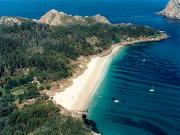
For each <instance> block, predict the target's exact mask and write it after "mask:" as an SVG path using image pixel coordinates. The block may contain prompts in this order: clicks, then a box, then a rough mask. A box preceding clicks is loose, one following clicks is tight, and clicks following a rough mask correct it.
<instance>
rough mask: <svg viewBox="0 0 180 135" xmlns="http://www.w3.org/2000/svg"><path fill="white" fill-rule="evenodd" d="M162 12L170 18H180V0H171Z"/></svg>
mask: <svg viewBox="0 0 180 135" xmlns="http://www.w3.org/2000/svg"><path fill="white" fill-rule="evenodd" d="M160 14H161V15H163V16H165V17H168V18H172V19H180V0H169V2H168V4H167V6H166V8H165V9H164V10H163V11H161V12H160Z"/></svg>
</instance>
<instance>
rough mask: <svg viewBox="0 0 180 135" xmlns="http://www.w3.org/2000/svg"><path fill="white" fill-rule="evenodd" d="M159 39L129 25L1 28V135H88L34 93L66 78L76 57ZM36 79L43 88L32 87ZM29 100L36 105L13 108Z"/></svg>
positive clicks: (30, 24)
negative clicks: (131, 40) (132, 41)
mask: <svg viewBox="0 0 180 135" xmlns="http://www.w3.org/2000/svg"><path fill="white" fill-rule="evenodd" d="M160 34H161V33H160V32H159V31H157V30H154V29H151V28H148V27H143V26H137V25H131V24H119V25H111V24H100V23H97V24H94V25H86V26H85V25H84V26H83V25H69V26H49V25H46V24H40V23H37V22H33V21H27V20H26V21H23V22H22V23H21V24H20V25H19V24H13V25H0V135H25V134H29V135H45V134H47V135H59V134H64V135H77V134H78V135H81V134H82V135H84V134H89V130H87V128H86V127H85V126H84V125H83V123H82V122H81V121H79V120H76V119H74V118H71V117H67V116H63V115H60V114H59V110H58V108H57V107H55V106H54V105H53V104H52V103H51V102H50V101H47V99H48V97H47V96H46V95H42V94H40V92H39V91H40V90H41V89H43V88H46V89H50V84H49V82H51V81H55V80H60V79H64V78H67V77H69V76H71V75H72V71H73V65H72V64H71V61H76V59H77V58H78V57H79V56H81V55H83V56H89V55H94V54H98V53H100V52H102V51H103V50H105V49H108V48H110V47H111V45H112V44H114V43H118V42H121V41H122V40H126V39H128V38H138V37H157V36H159V35H160ZM35 77H36V79H37V80H38V81H39V82H40V83H43V84H45V86H44V87H43V88H41V86H38V85H37V84H36V83H32V81H34V78H35ZM34 98H35V99H36V103H35V104H32V105H28V106H25V107H24V108H18V107H17V105H18V104H20V103H23V102H26V101H27V100H28V99H34Z"/></svg>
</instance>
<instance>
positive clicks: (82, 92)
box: [53, 46, 122, 112]
mask: <svg viewBox="0 0 180 135" xmlns="http://www.w3.org/2000/svg"><path fill="white" fill-rule="evenodd" d="M121 47H122V46H117V47H114V48H113V50H112V52H111V53H110V54H109V55H106V56H103V57H101V56H95V57H92V58H91V60H90V62H89V63H88V65H87V69H86V70H85V71H84V72H83V74H81V75H80V76H78V77H76V78H74V79H73V84H72V85H71V86H69V87H67V88H66V89H65V90H64V91H62V92H59V93H56V94H55V96H54V97H53V100H54V101H55V102H56V104H58V105H61V106H62V107H64V108H65V109H67V110H68V111H75V112H83V111H85V110H86V107H87V105H88V103H89V102H90V99H91V97H92V96H93V94H94V93H95V88H96V86H97V84H98V82H99V81H100V79H101V76H102V73H103V71H104V68H106V65H107V64H108V62H110V59H111V58H112V56H113V55H114V54H116V52H117V51H119V49H120V48H121Z"/></svg>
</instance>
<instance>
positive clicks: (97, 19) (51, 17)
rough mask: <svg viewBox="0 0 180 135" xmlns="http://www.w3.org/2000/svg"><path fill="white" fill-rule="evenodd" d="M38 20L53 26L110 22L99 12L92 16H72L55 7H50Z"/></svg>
mask: <svg viewBox="0 0 180 135" xmlns="http://www.w3.org/2000/svg"><path fill="white" fill-rule="evenodd" d="M39 22H40V23H45V24H49V25H54V26H58V25H74V24H81V25H86V24H95V23H107V24H109V23H110V22H109V21H108V20H107V19H106V18H105V17H104V16H101V15H99V14H98V15H95V16H93V17H89V16H85V17H82V16H72V15H68V14H66V13H64V12H58V11H57V10H55V9H52V10H50V11H49V12H47V13H46V14H45V15H43V16H42V17H41V18H40V19H39Z"/></svg>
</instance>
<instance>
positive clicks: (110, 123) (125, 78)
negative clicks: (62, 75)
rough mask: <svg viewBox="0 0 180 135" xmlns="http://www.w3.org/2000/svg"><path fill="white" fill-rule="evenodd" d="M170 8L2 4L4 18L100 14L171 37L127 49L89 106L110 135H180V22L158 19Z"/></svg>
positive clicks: (124, 2)
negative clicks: (51, 13)
mask: <svg viewBox="0 0 180 135" xmlns="http://www.w3.org/2000/svg"><path fill="white" fill-rule="evenodd" d="M166 3H167V0H26V1H24V0H0V11H1V12H0V16H3V15H9V16H22V17H27V18H35V19H38V18H39V17H40V16H41V15H42V14H44V13H45V12H47V11H48V10H49V9H52V8H54V9H57V10H60V11H64V12H67V13H69V14H72V15H84V16H85V15H94V14H97V13H100V14H102V15H104V16H106V17H107V18H108V19H109V20H110V21H111V22H113V23H120V22H131V23H135V24H141V25H148V26H151V27H154V28H158V29H160V30H163V31H166V32H167V34H168V35H169V36H171V37H170V38H168V39H167V40H165V41H162V42H156V43H142V44H138V45H135V46H129V47H124V48H123V49H122V50H121V51H120V52H119V53H118V54H116V55H115V56H114V57H113V59H112V61H111V62H110V64H109V66H108V67H107V70H106V71H104V76H103V78H102V81H101V83H100V84H99V86H98V88H97V92H96V94H95V95H94V96H93V98H92V102H91V104H90V105H89V114H88V117H89V118H90V119H93V120H95V121H96V123H97V126H98V128H99V130H100V131H101V132H102V133H103V134H104V135H180V21H177V20H176V21H175V20H169V19H166V18H163V17H160V16H158V15H156V14H155V12H157V11H160V10H161V9H163V7H164V6H165V5H166ZM143 59H145V61H143ZM150 89H154V91H153V92H150V91H149V90H150ZM112 98H116V99H118V100H119V103H114V102H113V100H112Z"/></svg>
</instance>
